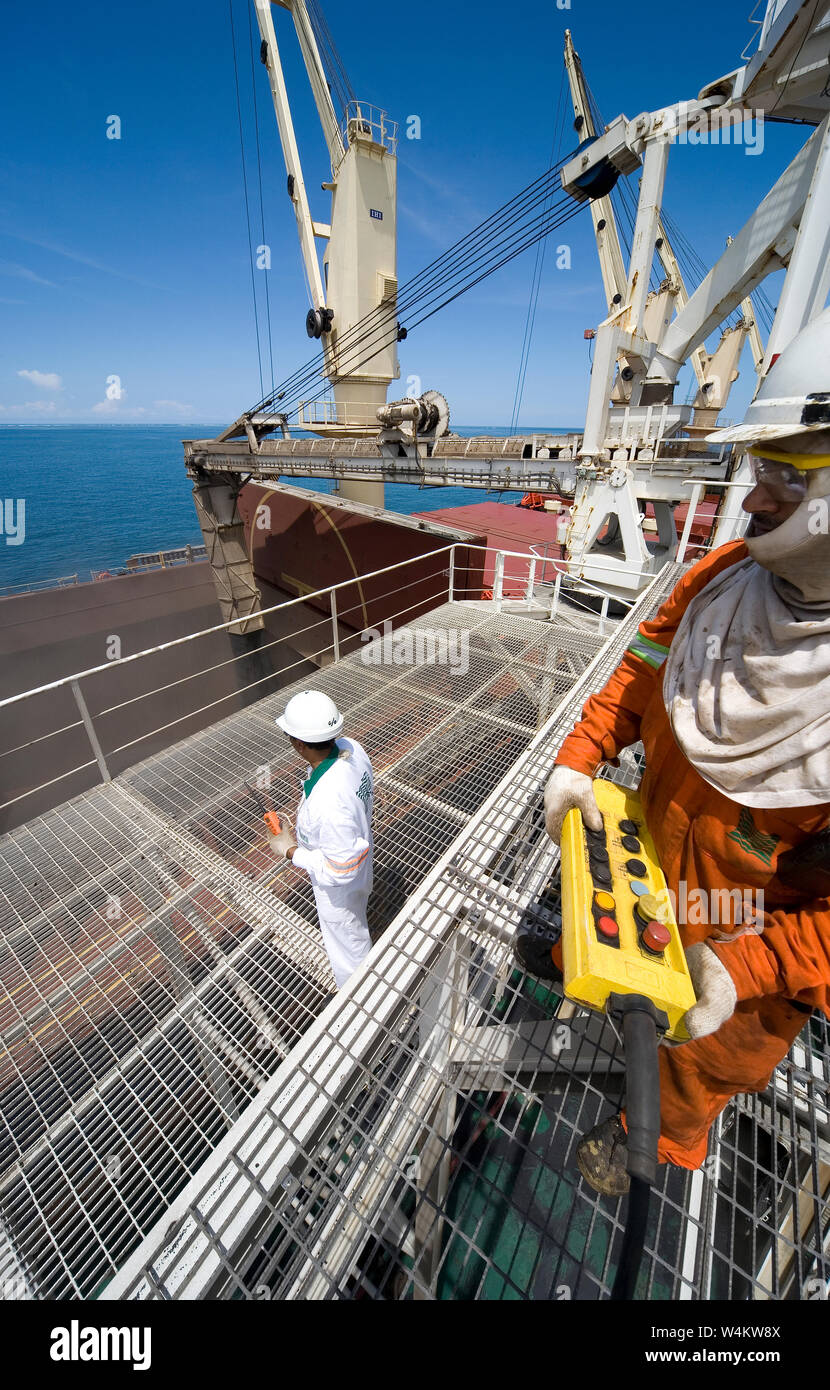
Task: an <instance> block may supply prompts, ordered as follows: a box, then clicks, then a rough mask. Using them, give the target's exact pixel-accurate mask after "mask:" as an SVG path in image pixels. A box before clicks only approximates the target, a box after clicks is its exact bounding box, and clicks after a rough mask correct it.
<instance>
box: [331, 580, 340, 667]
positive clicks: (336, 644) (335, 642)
mask: <svg viewBox="0 0 830 1390" xmlns="http://www.w3.org/2000/svg"><path fill="white" fill-rule="evenodd" d="M329 598H330V601H331V645H332V650H333V652H334V659H335V661H339V660H340V634H339V633H338V631H337V590H336V589H332V591H331V594H330V595H329Z"/></svg>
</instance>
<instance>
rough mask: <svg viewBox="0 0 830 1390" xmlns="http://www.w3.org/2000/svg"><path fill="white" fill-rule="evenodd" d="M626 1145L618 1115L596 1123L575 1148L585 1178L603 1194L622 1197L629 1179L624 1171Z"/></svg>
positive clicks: (626, 1189)
mask: <svg viewBox="0 0 830 1390" xmlns="http://www.w3.org/2000/svg"><path fill="white" fill-rule="evenodd" d="M627 1157H628V1146H627V1145H626V1142H625V1130H624V1129H623V1123H622V1120H621V1119H620V1117H619V1115H611V1116H609V1118H608V1119H607V1120H603V1122H602V1124H599V1125H595V1126H594V1128H593V1129H592V1130H591V1131H590V1133H589V1134H586V1135H585V1138H584V1139H582V1140H581V1141H580V1142H579V1144H578V1145H577V1148H576V1161H577V1164H578V1166H579V1171H580V1173H581V1174H582V1176H583V1178H584V1179H585V1181H586V1182H587V1183H588V1184H589V1185H590V1186H591V1187H592V1188H593V1189H594V1191H595V1192H601V1193H602V1194H603V1196H605V1197H622V1196H624V1194H625V1193H626V1192H627V1191H628V1188H629V1185H630V1179H629V1176H628V1173H627V1172H626V1170H625V1165H626V1160H627Z"/></svg>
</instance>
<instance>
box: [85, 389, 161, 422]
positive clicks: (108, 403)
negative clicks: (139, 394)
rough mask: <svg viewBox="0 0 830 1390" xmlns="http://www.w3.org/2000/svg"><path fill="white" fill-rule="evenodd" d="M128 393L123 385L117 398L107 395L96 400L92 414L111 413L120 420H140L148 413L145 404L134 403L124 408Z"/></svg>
mask: <svg viewBox="0 0 830 1390" xmlns="http://www.w3.org/2000/svg"><path fill="white" fill-rule="evenodd" d="M126 395H127V393H126V391H125V390H124V389H123V387H122V389H121V395H120V396H118V397H117V398H114V399H110V397H109V396H106V397H105V398H104V400H102V401H98V402H96V404H95V405H94V406H92V414H93V415H109V416H112V417H116V416H117V418H118V419H119V420H138V419H141V418H142V417H143V416H144V415H146V414H147V411H146V410H145V408H144V406H143V405H133V406H130V407H129V408H128V409H126V410H125V409H124V408H123V401H124V399H125V397H126Z"/></svg>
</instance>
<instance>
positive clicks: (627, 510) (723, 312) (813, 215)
mask: <svg viewBox="0 0 830 1390" xmlns="http://www.w3.org/2000/svg"><path fill="white" fill-rule="evenodd" d="M828 14H830V3H828V0H824V3H819V4H816V3H815V0H769V4H768V6H767V11H766V15H765V19H764V22H763V24H762V26H761V30H760V35H759V47H758V50H757V52H756V53H755V54H754V55H753V56H752V57H751V58H750V60H749V61H748V62H747V64H746V66H745V67H743V68H740V69H738V70H737V71H735V72H733V73H730V74H727V75H726V76H725V77H722V78H720V79H718V80H717V81H716V82H714V83H710V84H709V85H708V86H706V87H705V88H704V89H703V90H702V92H701V93H700V95H699V96H698V97H697V98H695V99H693V100H683V101H679V102H677V103H674V104H673V105H671V106H667V107H664V108H662V109H660V110H658V111H651V112H649V111H644V112H641V113H640V114H639V115H638V116H636V117H635V118H634V119H633V120H629V119H628V118H627V117H626V116H625V115H620V116H618V117H617V118H616V120H614V121H612V122H611V124H610V125H609V126H607V127H606V129H605V131H604V132H603V133H602V134H598V135H595V136H594V138H591V139H586V140H585V141H584V142H583V144H582V146H581V147H580V149H579V150H578V151H577V152H576V154H575V155H574V157H573V158H572V159H571V160H570V162H569V163H568V164H566V166H565V168H564V169H563V170H562V175H561V177H562V185H563V188H564V189H565V191H566V192H568V193H570V194H571V196H572V197H574V198H575V199H577V200H578V201H585V200H589V199H590V200H593V199H596V198H599V197H602V198H603V199H604V200H605V201H606V202H607V195H608V194H609V193H610V191H611V189H612V188H613V186H614V184H615V183H616V181H617V179H618V178H619V175H620V174H624V175H625V174H630V173H633V172H634V171H635V170H636V169H638V168H639V167H640V166H642V177H641V183H640V192H639V199H638V204H637V217H636V224H635V228H634V235H633V239H632V250H631V257H630V262H629V266H628V273H627V277H626V283H625V287H624V289H623V290H619V289H618V290H616V291H615V294H614V296H613V297H612V302H611V306H610V309H609V313H608V315H607V317H606V319H605V320H604V321H603V323H601V324H600V326H599V328H598V329H597V331H596V339H595V349H594V361H593V370H592V375H591V386H590V393H589V400H588V409H587V415H586V422H585V433H584V437H583V440H582V447H581V450H580V453H579V467H578V469H577V477H578V481H577V489H576V496H575V502H574V508H573V511H572V520H571V527H570V530H569V533H568V537H567V543H568V551H569V564H568V569H569V573H570V574H571V576H572V577H573V578H581V579H585V580H591V581H593V582H594V583H601V584H602V585H603V586H604V587H606V588H610V589H611V590H612V591H614V590H616V591H618V592H621V593H625V592H632V591H635V592H636V590H637V589H638V588H639V587H640V585H641V583H642V580H643V576H644V575H645V574H647V573H649V572H653V569H654V566H655V561H656V560H658V558H659V559H660V562H662V560H664V559H666V558H671V555H672V554H673V553H674V548H675V544H676V542H675V532H674V523H673V514H672V509H673V505H674V503H675V502H676V501H679V500H680V498H681V497H682V496H683V493H682V492H681V488H688V487H689V485H691V486H692V487H693V488H694V491H693V492H692V493H691V501H692V503H693V504H695V503H696V501H697V500H698V499H699V497H700V495H701V490H702V489H703V488H704V487H705V485H706V484H707V483H710V484H711V483H715V484H717V483H718V482H719V481H720V480H721V479H722V480H723V481H733V482H735V483H740V482H743V481H744V479H745V478H747V477H748V474H747V471H746V469H745V466H743V465H742V464H739V467H738V470H737V471H736V472H735V474H734V477H731V478H728V479H726V478H724V477H723V471H722V468H723V462H724V461H723V460H722V459H721V458H718V457H717V456H715V455H714V454H712V453H709V452H708V451H705V450H703V449H701V447H700V445H699V444H698V445H695V442H694V436H695V434H697V435H702V434H705V433H708V432H709V431H710V430H711V429H713V428H714V426H715V421H716V418H717V413H718V410H719V409H720V408H721V406H722V405H723V403H724V402H725V400H726V397H727V394H728V390H729V387H730V385H731V383H732V381H733V380H734V377H735V375H736V372H737V360H738V357H739V355H740V347H741V346H742V344H743V338H744V336H745V335H747V334H748V335H749V336H750V342H751V346H752V350H753V356H754V358H755V364H756V368H758V367H759V365H760V371H761V373H763V372H764V371H765V370H767V369H768V368H769V365H770V363H771V361H772V360H773V357H774V355H775V354H776V353H777V352H780V351H781V350H782V349H783V348H784V347H785V346H786V345H787V343H788V342H790V341H791V339H792V338H793V337H794V336H795V334H796V333H797V332H798V331H799V329H800V328H801V327H803V325H804V324H805V323H807V322H809V320H810V319H811V318H813V317H814V316H815V315H816V314H817V313H819V312H820V311H821V309H822V308H823V306H824V303H825V301H826V298H827V293H828V290H829V289H830V131H828V122H829V121H830V117H829V116H828V111H829V110H830V82H828V77H830V62H828V52H827V39H826V36H827V31H828ZM566 61H567V55H566ZM569 71H570V72H571V87H572V91H574V89H576V93H577V96H576V100H575V106H577V114H578V115H580V114H585V113H584V111H580V109H579V103H580V102H581V101H582V93H581V92H580V90H579V82H578V80H577V79H578V75H579V74H578V63H577V62H576V61H575V60H574V56H572V58H571V68H570V69H569ZM583 92H584V89H583ZM585 104H586V105H587V103H585ZM765 114H766V115H770V116H772V115H773V114H774V116H775V119H776V120H789V121H793V122H801V123H805V124H807V125H814V126H815V127H816V129H815V130H814V132H813V133H812V135H811V136H810V138H809V139H808V140H807V142H806V144H805V145H804V146H803V147H802V149H801V150H800V151H799V153H798V154H797V155H796V157H795V158H794V159H793V160H792V161H791V163H790V165H789V166H788V168H787V169H786V170H785V171H784V173H783V174H782V175H781V177H780V178H779V179H778V181H777V183H776V184H775V186H774V188H773V189H772V190H771V191H770V193H769V194H768V195H767V197H766V198H764V199H763V200H762V202H761V203H760V205H759V206H758V207H757V208H756V210H755V212H753V214H752V215H751V217H750V218H749V220H748V221H747V223H746V225H745V226H744V228H743V229H742V230H741V231H740V232H739V234H738V235H737V236H736V237H734V238H730V240H729V241H728V243H727V246H726V250H725V251H724V253H723V255H722V256H721V257H720V259H719V260H718V261H717V263H716V264H715V266H714V267H713V268H712V270H711V271H710V272H709V274H708V275H707V276H706V277H705V279H704V280H703V282H702V284H701V285H700V286H699V287H698V288H697V289H696V290H695V291H694V293H693V294H692V295H690V296H686V294H685V291H683V290H682V282H681V283H680V289H681V294H680V295H678V296H675V310H676V312H675V313H674V314H673V316H670V315H668V314H663V313H662V312H656V313H655V312H651V313H650V312H649V310H650V305H649V293H648V282H649V275H650V270H651V266H652V261H653V258H654V255H655V252H656V253H657V254H659V255H660V256H661V257H662V256H663V254H664V253H666V254H670V242H669V241H668V238H667V237H666V235H665V228H664V227H663V225H662V222H661V207H662V199H663V187H664V182H665V177H666V167H667V162H668V156H669V151H670V148H671V145H672V143H673V142H674V141H675V139H677V138H678V135H679V134H680V133H681V132H682V131H684V130H688V128H689V126H690V125H691V124H692V123H694V122H697V123H698V127H699V128H701V127H702V128H705V127H706V123H707V122H708V124H709V128H710V129H711V128H713V127H715V126H717V127H718V129H719V131H720V130H734V129H737V128H739V127H740V126H741V125H742V123H743V122H744V120H745V119H746V118H747V117H751V118H752V119H756V120H757V119H758V117H759V115H760V116H761V118H763V116H764V115H765ZM600 220H603V221H604V222H605V224H606V225H605V226H604V227H603V228H602V232H603V235H604V236H605V237H607V238H611V239H613V235H614V234H615V233H614V229H613V224H610V225H609V223H608V219H607V217H603V218H602V219H600ZM595 226H596V227H598V221H595ZM658 242H659V243H661V244H660V245H658ZM606 259H607V260H608V261H609V264H610V257H607V258H606ZM663 265H664V268H665V266H666V261H665V260H664V261H663ZM782 268H784V269H785V270H786V276H785V280H784V286H783V290H782V294H781V297H780V301H779V305H778V309H777V311H776V315H775V320H774V323H773V326H772V332H771V334H770V339H769V342H768V343H767V346H766V351H765V352H763V351H762V344H761V342H760V336H759V334H758V330H757V326H756V324H755V320H754V315H753V313H752V306H751V302H750V301H749V296H750V294H751V292H752V291H753V290H754V289H755V288H756V287H757V286H759V285H760V284H761V282H762V281H763V280H764V278H765V277H766V276H767V275H769V274H770V273H772V272H773V271H776V270H779V269H782ZM616 274H617V275H618V274H619V271H618V270H617V272H616ZM605 282H606V289H607V288H608V286H609V283H613V281H612V280H611V279H610V271H609V269H608V268H607V267H606V270H605ZM653 302H654V301H652V304H653ZM738 309H741V310H742V313H743V318H742V322H741V325H740V326H739V328H738V329H737V330H735V329H733V330H726V332H724V333H723V335H722V338H721V342H720V344H719V347H718V349H717V350H716V352H715V353H714V354H713V355H712V357H711V358H708V357H704V356H703V355H702V354H703V352H704V351H705V349H704V344H705V341H706V338H707V337H708V336H709V335H710V334H711V333H713V332H714V331H716V330H717V329H718V328H719V327H720V326H721V325H722V324H723V323H724V321H725V320H726V319H727V318H728V317H729V315H730V314H732V313H734V312H735V311H736V310H738ZM761 358H763V360H760V359H761ZM688 361H691V363H692V366H693V367H694V368H695V370H696V372H697V373H698V383H699V389H698V395H697V398H696V401H695V405H694V407H685V406H681V405H677V404H676V403H675V402H674V391H675V387H676V384H677V380H678V375H679V373H680V370H681V368H682V367H683V366H684V364H685V363H686V362H688ZM701 367H702V368H703V370H704V371H705V373H706V378H705V379H704V381H702V382H701V380H700V374H699V372H700V369H701ZM618 375H619V377H622V378H627V382H628V393H627V400H626V401H625V403H624V404H622V403H620V395H621V392H620V390H619V389H618ZM690 437H691V438H690ZM695 455H697V457H694V456H695ZM684 456H685V462H684ZM672 458H673V461H674V470H673V472H674V478H673V479H672V480H668V479H667V478H666V476H665V475H666V473H667V471H668V470H667V469H666V468H665V466H664V465H665V464H668V463H670V462H671V461H672ZM684 473H685V476H684ZM660 474H662V475H663V477H662V478H660V477H659V476H658V475H660ZM686 496H687V497H688V496H689V493H688V492H686ZM647 501H651V502H652V503H653V505H654V511H655V518H656V521H657V527H658V542H659V544H658V550H657V555H655V554H652V553H650V552H649V550H648V549H647V547H646V544H645V540H644V538H643V534H642V510H643V503H644V502H647ZM608 523H610V529H611V535H612V541H613V542H614V545H613V548H609V547H603V548H600V549H598V548H597V547H598V542H599V540H600V537H601V533H603V531H604V530H605V528H606V524H608ZM743 523H744V518H743V517H742V516H741V515H740V514H739V513H738V514H737V515H736V514H735V512H731V514H730V508H729V507H725V508H724V509H723V512H722V515H721V519H720V522H719V525H718V528H717V531H716V535H715V543H716V544H720V543H722V542H724V541H726V540H728V539H731V538H732V537H733V536H735V535H737V534H740V533H741V532H742V530H743Z"/></svg>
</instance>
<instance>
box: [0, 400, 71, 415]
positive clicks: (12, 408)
mask: <svg viewBox="0 0 830 1390" xmlns="http://www.w3.org/2000/svg"><path fill="white" fill-rule="evenodd" d="M56 410H57V406H56V404H55V402H54V401H26V402H25V403H24V404H23V405H0V413H2V414H3V415H22V414H24V413H28V412H29V411H33V412H34V413H35V414H36V415H54V414H55V411H56Z"/></svg>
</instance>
